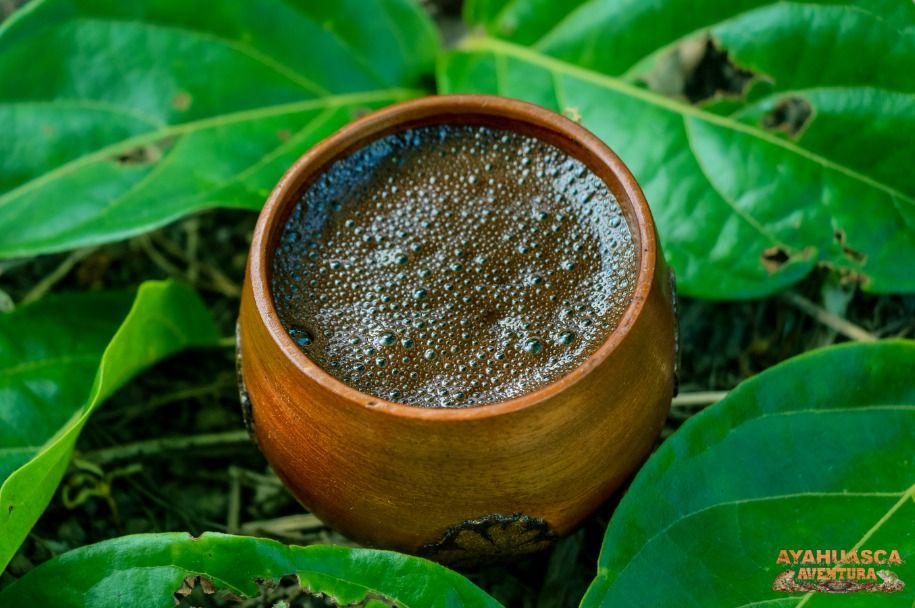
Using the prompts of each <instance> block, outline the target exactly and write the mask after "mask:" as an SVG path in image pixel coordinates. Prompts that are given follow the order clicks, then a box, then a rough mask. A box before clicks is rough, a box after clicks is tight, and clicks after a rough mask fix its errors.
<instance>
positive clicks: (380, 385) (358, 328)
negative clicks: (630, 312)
mask: <svg viewBox="0 0 915 608" xmlns="http://www.w3.org/2000/svg"><path fill="white" fill-rule="evenodd" d="M636 257H637V256H636V253H635V248H634V245H633V241H632V236H631V234H630V231H629V227H628V224H627V222H626V219H625V218H624V217H623V215H622V212H621V210H620V207H619V204H618V203H617V201H616V200H615V199H614V197H613V195H612V194H611V193H610V192H609V190H608V189H607V187H606V185H605V184H604V183H603V182H602V181H601V180H600V179H599V178H598V177H597V176H596V175H594V174H593V173H591V171H590V170H589V169H588V168H587V167H586V166H585V165H584V164H582V163H581V162H579V161H577V160H574V159H572V158H570V157H569V156H568V155H566V154H565V153H563V152H561V151H560V150H558V149H557V148H555V147H553V146H551V145H549V144H546V143H544V142H541V141H540V140H537V139H535V138H532V137H528V136H525V135H521V134H517V133H513V132H509V131H502V130H497V129H489V128H484V127H471V126H441V127H423V128H418V129H412V130H409V131H405V132H402V133H398V134H394V135H390V136H388V137H385V138H383V139H381V140H378V141H376V142H373V143H372V144H370V145H368V146H366V147H365V148H362V149H360V150H358V151H356V152H355V153H353V154H352V155H350V156H349V157H347V158H344V159H342V160H339V161H337V162H336V163H334V164H333V165H332V166H331V167H330V168H329V169H328V170H327V171H326V172H325V173H324V174H322V175H321V176H320V177H319V178H318V179H317V181H316V182H315V183H314V184H313V185H312V186H310V188H309V189H308V191H307V192H306V193H305V195H304V196H303V198H302V201H301V202H300V203H299V204H298V205H296V207H295V208H294V209H293V211H292V213H291V215H290V217H289V220H288V221H287V223H286V226H285V228H284V231H283V233H282V235H281V236H280V239H279V243H278V245H277V248H276V252H275V256H274V261H273V271H274V272H273V280H272V285H271V287H272V292H273V297H274V302H275V304H276V308H277V311H278V313H279V316H280V319H281V320H282V322H283V325H284V326H285V328H286V330H287V331H288V332H289V335H290V336H291V337H292V339H293V340H294V341H295V342H296V344H298V345H299V347H300V348H301V349H302V350H303V352H305V354H306V355H307V356H308V357H310V358H311V359H312V360H313V361H315V362H316V363H317V364H318V365H320V366H321V367H322V368H323V369H324V370H326V371H327V372H328V373H330V374H331V375H333V376H335V377H336V378H338V379H340V380H341V381H343V382H345V383H346V384H349V385H350V386H353V387H355V388H356V389H358V390H360V391H362V392H365V393H368V394H370V395H374V396H377V397H381V398H384V399H390V400H393V401H397V402H401V403H406V404H410V405H417V406H427V407H466V406H473V405H480V404H486V403H492V402H495V401H502V400H506V399H511V398H513V397H518V396H520V395H523V394H525V393H529V392H532V391H534V390H537V389H539V388H542V387H543V386H545V385H547V384H549V383H551V382H553V381H555V380H557V379H559V378H560V377H561V376H563V375H564V374H566V373H568V372H570V371H572V370H573V369H575V367H577V366H579V365H580V364H581V363H583V362H584V360H585V359H586V358H587V357H588V356H589V355H590V354H592V353H593V352H594V351H595V350H596V349H597V347H598V346H600V344H601V343H603V342H604V341H605V340H606V337H607V335H608V334H609V333H610V332H611V331H612V330H613V329H614V328H615V327H616V325H617V324H618V323H619V320H620V318H621V317H622V315H623V313H624V312H625V309H626V307H627V306H628V305H629V302H630V300H631V298H632V291H633V288H634V284H635V274H636Z"/></svg>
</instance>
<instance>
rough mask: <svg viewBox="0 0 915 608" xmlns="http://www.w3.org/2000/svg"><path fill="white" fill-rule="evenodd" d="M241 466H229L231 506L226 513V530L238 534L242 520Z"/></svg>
mask: <svg viewBox="0 0 915 608" xmlns="http://www.w3.org/2000/svg"><path fill="white" fill-rule="evenodd" d="M239 470H240V469H239V468H238V467H236V466H230V467H229V506H228V509H227V511H228V513H227V514H226V532H228V533H229V534H237V533H238V526H239V521H240V520H241V479H240V477H239Z"/></svg>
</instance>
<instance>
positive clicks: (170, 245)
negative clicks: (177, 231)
mask: <svg viewBox="0 0 915 608" xmlns="http://www.w3.org/2000/svg"><path fill="white" fill-rule="evenodd" d="M152 237H153V238H154V239H155V240H156V243H158V244H159V245H160V246H162V248H163V249H165V251H166V253H168V254H169V255H172V256H174V257H176V258H178V259H179V260H181V261H182V262H184V263H185V264H187V265H188V272H187V273H186V274H185V278H186V279H187V280H188V281H189V282H191V283H194V284H198V283H199V280H197V278H196V274H195V275H194V278H192V275H191V266H192V265H194V264H196V266H195V269H194V271H195V273H196V272H197V271H198V270H199V271H202V272H203V273H204V274H206V275H207V276H208V277H210V282H209V285H207V287H209V288H210V289H212V290H213V291H216V292H217V293H221V294H222V295H224V296H226V297H230V298H237V297H239V296H240V295H241V287H239V286H238V285H237V284H236V283H235V282H234V281H232V279H230V278H229V277H227V276H226V275H225V274H224V273H223V272H222V271H221V270H219V269H218V268H216V267H215V266H211V265H210V264H207V263H206V262H203V261H200V260H196V261H194V260H192V259H191V258H189V257H188V254H187V252H186V251H182V250H181V248H180V247H178V245H176V244H175V243H174V242H173V241H172V240H171V239H169V238H168V237H167V236H165V235H164V234H162V233H161V232H156V233H153V235H152Z"/></svg>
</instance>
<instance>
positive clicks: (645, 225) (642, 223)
mask: <svg viewBox="0 0 915 608" xmlns="http://www.w3.org/2000/svg"><path fill="white" fill-rule="evenodd" d="M468 115H470V116H481V117H483V116H485V117H490V118H493V119H497V118H503V119H506V120H508V121H510V122H515V123H524V124H527V125H530V126H531V127H533V128H535V129H536V128H539V129H541V130H545V131H551V132H553V133H555V134H558V135H560V136H561V137H562V139H564V140H569V141H570V142H574V143H577V144H578V145H579V146H581V148H583V149H584V150H585V151H587V153H589V154H590V155H592V156H593V158H594V159H595V160H596V161H598V163H600V164H602V165H604V167H605V168H607V169H609V171H610V172H611V173H612V174H613V175H614V176H615V177H616V179H617V180H618V181H619V184H620V187H621V188H622V190H623V192H624V193H625V195H626V198H627V200H619V201H618V202H619V203H620V205H621V207H622V208H623V209H624V213H626V212H628V213H626V215H627V221H628V220H634V221H635V224H636V226H632V225H630V227H629V228H630V231H631V232H633V233H635V232H636V231H635V230H633V228H635V227H637V228H638V231H637V232H638V236H639V240H638V248H639V250H638V254H639V265H638V272H637V275H636V284H635V289H634V290H633V293H632V299H631V301H630V302H629V305H628V306H627V308H626V311H625V312H624V313H623V316H622V318H621V319H620V322H619V323H618V324H617V326H616V328H614V329H613V330H612V331H611V332H610V334H609V335H608V336H607V339H606V340H605V341H604V342H603V343H602V344H601V345H600V346H599V347H598V348H597V350H595V351H594V352H593V353H592V354H591V355H590V356H589V357H588V358H587V359H586V360H585V361H584V362H583V363H581V365H579V366H578V367H576V368H575V369H573V370H572V371H570V372H568V373H566V374H564V375H563V376H561V377H559V378H558V379H556V380H554V381H553V382H551V383H549V384H547V385H546V386H543V387H541V388H539V389H537V390H536V391H533V392H530V393H525V394H523V395H521V396H519V397H515V398H512V399H507V400H504V401H495V402H492V403H485V404H479V405H474V406H469V407H464V408H443V407H420V406H415V405H406V404H403V403H396V402H393V401H388V400H386V399H383V398H380V397H375V396H373V395H370V394H368V393H363V392H362V391H359V390H358V389H355V388H353V387H351V386H349V385H347V384H345V383H344V382H342V381H341V380H338V379H336V378H334V377H333V376H331V375H330V374H329V373H328V372H326V371H324V370H323V369H322V368H321V367H320V366H319V365H318V364H317V363H315V362H313V361H312V360H311V359H309V358H308V356H307V355H305V353H304V352H302V351H301V350H300V349H299V347H298V346H297V345H296V344H295V342H294V341H293V340H292V338H291V337H290V336H289V334H288V333H287V332H286V330H285V328H284V327H283V325H282V323H281V322H280V319H279V315H278V313H277V312H276V308H275V306H274V303H273V296H272V294H271V293H270V288H269V279H268V278H269V276H270V267H269V265H270V263H271V262H272V252H271V250H270V245H271V240H272V239H271V237H272V232H277V231H278V230H279V229H280V227H281V222H280V220H282V223H285V219H286V218H287V217H288V212H289V211H290V209H289V208H290V207H291V205H293V204H294V203H295V202H297V201H298V200H299V198H300V196H301V192H302V188H303V186H304V185H305V184H307V183H311V180H310V179H309V178H310V177H311V176H312V175H316V174H318V173H320V172H321V171H323V170H324V169H325V168H326V167H327V166H328V164H329V163H331V162H334V160H336V159H339V158H341V157H342V156H343V155H345V154H347V153H349V152H351V151H355V150H356V149H359V148H361V147H363V146H365V145H366V144H367V143H369V142H370V141H373V140H375V139H378V138H380V137H384V136H385V135H387V134H390V133H392V132H397V131H400V130H403V129H407V128H410V127H411V126H418V125H420V124H422V125H429V124H447V123H448V122H449V121H448V117H449V116H451V117H453V118H456V117H462V118H463V120H462V121H461V122H463V123H465V124H473V122H472V120H467V119H466V118H467V116H468ZM436 117H441V119H442V120H441V121H440V122H438V123H437V122H436V121H435V120H434V119H435V118H436ZM503 128H506V129H508V130H512V127H511V126H507V127H503ZM535 137H536V136H535ZM551 143H552V145H555V146H556V147H558V148H560V149H561V150H563V152H565V153H567V154H569V155H570V156H573V157H574V158H579V156H580V153H579V154H576V153H575V152H574V150H571V149H568V148H563V146H562V145H561V143H556V142H551ZM579 160H581V159H580V158H579ZM303 176H304V177H305V179H304V180H303ZM611 190H615V189H614V188H611ZM657 253H658V248H657V243H656V236H655V227H654V221H653V219H652V216H651V212H650V210H649V208H648V202H647V201H646V200H645V195H644V194H643V193H642V189H641V188H640V187H639V185H638V183H637V182H636V181H635V178H634V177H633V176H632V173H631V172H630V171H629V169H628V168H627V167H626V165H624V164H623V162H622V161H621V160H620V158H619V157H618V156H617V155H616V153H614V152H613V151H612V150H611V149H610V147H609V146H607V145H606V144H605V143H604V142H602V141H601V140H600V139H599V138H598V137H597V136H596V135H594V134H593V133H591V132H590V131H588V130H587V129H585V128H584V127H582V126H581V125H579V124H577V123H575V122H573V121H572V120H569V119H568V118H566V117H564V116H562V115H560V114H557V113H555V112H553V111H550V110H547V109H545V108H542V107H540V106H536V105H533V104H530V103H527V102H523V101H519V100H516V99H509V98H506V97H498V96H494V95H477V94H460V95H432V96H428V97H422V98H419V99H413V100H410V101H404V102H400V103H396V104H393V105H390V106H387V107H385V108H382V109H380V110H377V111H374V112H372V113H370V114H367V115H365V116H362V117H361V118H358V119H357V120H354V121H352V122H350V123H349V124H347V125H346V126H344V127H342V128H341V129H339V130H338V131H336V132H335V133H333V134H332V135H330V136H328V137H327V138H325V139H323V140H322V141H320V142H319V143H317V144H315V145H314V146H312V147H311V148H310V149H309V150H307V151H306V152H305V153H304V154H303V155H302V156H300V157H299V158H298V160H296V161H295V162H294V163H293V164H292V166H290V167H289V169H287V171H286V172H285V173H284V174H283V177H281V178H280V180H279V181H278V182H277V184H276V186H274V188H273V190H272V192H271V193H270V196H269V197H268V199H267V202H266V203H265V205H264V207H263V209H262V210H261V213H260V216H259V217H258V220H257V225H256V226H255V228H254V233H253V237H252V240H251V252H250V256H249V259H248V280H249V281H250V283H251V288H252V292H253V296H254V304H255V307H256V309H257V313H258V316H259V318H260V321H261V322H262V323H263V324H264V326H265V327H266V328H267V332H268V333H269V335H270V338H271V339H272V340H273V342H274V343H275V344H276V345H277V346H278V347H279V349H280V351H281V352H282V353H283V354H284V355H285V356H286V357H287V358H288V359H289V360H290V361H291V362H292V363H293V364H294V365H295V367H296V368H297V369H298V371H299V372H301V373H302V374H304V375H305V376H307V377H308V378H309V379H311V380H312V381H314V382H316V383H318V384H320V385H321V386H323V387H324V388H325V389H327V390H328V391H330V392H332V393H334V394H337V395H339V396H340V397H341V401H348V402H352V403H353V404H355V405H357V406H359V407H362V408H366V409H369V410H375V411H380V412H384V413H385V414H389V415H392V416H395V417H398V418H402V419H413V420H435V421H443V422H444V421H454V422H458V421H472V420H483V419H487V418H491V417H495V416H501V415H505V414H510V413H513V412H517V411H520V410H524V409H526V408H529V407H533V406H535V405H537V404H538V403H542V402H544V401H546V400H548V399H550V398H551V397H554V396H555V395H557V394H559V393H560V392H562V391H564V390H566V389H568V388H569V387H570V386H572V385H573V384H575V383H576V382H578V381H580V380H581V379H583V378H584V377H585V376H587V375H588V374H589V373H590V372H592V371H593V370H594V369H595V368H596V367H598V366H599V365H600V364H601V363H603V362H604V361H605V360H606V359H607V358H608V357H609V356H610V354H611V353H613V352H614V351H615V350H616V349H617V348H618V347H619V345H620V344H622V343H623V341H624V340H625V339H626V337H627V336H628V335H629V332H630V331H631V330H632V327H633V326H634V325H635V321H636V319H638V317H639V315H640V314H641V312H642V309H643V308H644V306H645V302H646V301H647V299H648V294H649V292H650V291H651V287H652V283H653V282H654V274H655V265H656V257H657ZM340 407H349V404H346V405H342V404H341V405H340Z"/></svg>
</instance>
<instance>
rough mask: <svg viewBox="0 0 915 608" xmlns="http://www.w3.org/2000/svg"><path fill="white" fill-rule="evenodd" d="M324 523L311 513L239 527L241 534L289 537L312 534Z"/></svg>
mask: <svg viewBox="0 0 915 608" xmlns="http://www.w3.org/2000/svg"><path fill="white" fill-rule="evenodd" d="M325 527H326V526H325V525H324V522H322V521H321V520H320V519H318V518H317V517H315V516H314V515H312V514H311V513H300V514H298V515H287V516H285V517H277V518H274V519H264V520H260V521H249V522H245V523H243V524H242V525H241V533H242V534H248V535H258V534H268V535H271V536H286V537H288V536H290V535H294V534H297V533H299V534H300V533H303V532H314V531H316V530H320V529H322V528H325Z"/></svg>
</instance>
